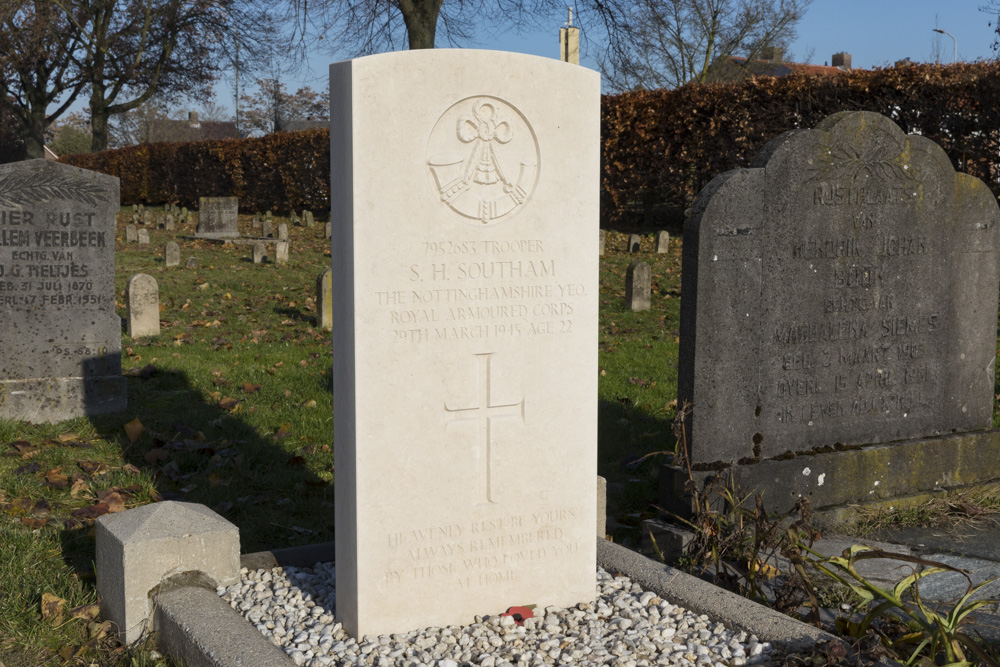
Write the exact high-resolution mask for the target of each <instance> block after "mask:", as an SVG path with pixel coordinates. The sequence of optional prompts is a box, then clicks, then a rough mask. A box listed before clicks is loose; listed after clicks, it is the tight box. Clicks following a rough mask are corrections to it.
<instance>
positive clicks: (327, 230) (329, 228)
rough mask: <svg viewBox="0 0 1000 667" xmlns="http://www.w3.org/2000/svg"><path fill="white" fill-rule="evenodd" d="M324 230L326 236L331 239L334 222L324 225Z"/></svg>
mask: <svg viewBox="0 0 1000 667" xmlns="http://www.w3.org/2000/svg"><path fill="white" fill-rule="evenodd" d="M323 229H324V235H325V236H326V238H330V236H331V234H332V232H333V223H332V222H328V223H326V225H324V227H323Z"/></svg>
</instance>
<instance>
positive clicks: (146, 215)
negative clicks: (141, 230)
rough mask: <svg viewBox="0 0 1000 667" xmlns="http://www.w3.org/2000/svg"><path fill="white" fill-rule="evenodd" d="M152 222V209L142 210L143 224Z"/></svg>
mask: <svg viewBox="0 0 1000 667" xmlns="http://www.w3.org/2000/svg"><path fill="white" fill-rule="evenodd" d="M152 223H153V212H152V211H143V212H142V224H144V225H150V224H152Z"/></svg>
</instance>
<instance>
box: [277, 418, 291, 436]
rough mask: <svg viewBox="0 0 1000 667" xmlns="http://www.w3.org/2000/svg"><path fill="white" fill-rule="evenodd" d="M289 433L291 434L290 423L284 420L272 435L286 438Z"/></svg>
mask: <svg viewBox="0 0 1000 667" xmlns="http://www.w3.org/2000/svg"><path fill="white" fill-rule="evenodd" d="M291 434H292V425H291V424H289V423H287V422H286V423H284V424H282V425H281V426H279V427H278V430H277V432H275V434H274V437H275V439H276V440H277V439H280V438H287V437H288V436H290V435H291Z"/></svg>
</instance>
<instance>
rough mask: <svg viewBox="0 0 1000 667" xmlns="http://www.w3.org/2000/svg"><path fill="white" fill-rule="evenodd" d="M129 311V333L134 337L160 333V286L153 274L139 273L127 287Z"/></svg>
mask: <svg viewBox="0 0 1000 667" xmlns="http://www.w3.org/2000/svg"><path fill="white" fill-rule="evenodd" d="M125 307H126V310H127V311H128V318H127V321H128V335H129V336H131V337H132V338H142V337H144V336H158V335H159V333H160V288H159V286H158V285H157V284H156V279H155V278H153V276H147V275H146V274H145V273H138V274H136V275H134V276H132V278H131V279H129V281H128V286H127V287H126V288H125Z"/></svg>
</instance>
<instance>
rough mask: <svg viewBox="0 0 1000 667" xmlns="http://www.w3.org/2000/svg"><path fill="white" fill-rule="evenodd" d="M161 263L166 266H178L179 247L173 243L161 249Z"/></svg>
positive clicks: (179, 259)
mask: <svg viewBox="0 0 1000 667" xmlns="http://www.w3.org/2000/svg"><path fill="white" fill-rule="evenodd" d="M163 263H164V264H166V265H167V266H178V265H180V263H181V247H180V246H179V245H177V243H175V242H174V241H170V242H169V243H167V245H166V247H165V248H164V249H163Z"/></svg>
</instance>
